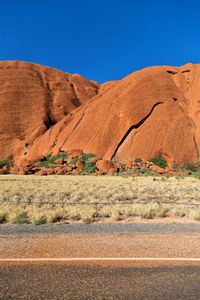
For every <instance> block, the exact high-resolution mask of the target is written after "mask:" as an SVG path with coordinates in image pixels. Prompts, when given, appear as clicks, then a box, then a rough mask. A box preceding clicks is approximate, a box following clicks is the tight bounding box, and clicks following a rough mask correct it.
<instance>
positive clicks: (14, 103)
mask: <svg viewBox="0 0 200 300" xmlns="http://www.w3.org/2000/svg"><path fill="white" fill-rule="evenodd" d="M199 78H200V65H199V64H196V65H193V64H187V65H185V66H182V67H168V66H161V67H149V68H146V69H143V70H141V71H137V72H134V73H132V74H131V75H129V76H127V77H125V78H124V79H122V80H120V81H115V82H108V83H104V84H102V85H101V86H100V84H98V83H95V82H93V81H88V80H87V79H85V78H83V77H81V76H80V75H70V74H67V73H63V72H61V71H58V70H55V69H52V68H48V67H42V66H38V65H35V64H30V63H22V62H0V107H1V112H2V114H1V116H0V125H1V126H0V156H1V158H10V159H13V160H14V161H15V163H16V164H18V165H20V164H21V163H23V161H24V160H26V161H27V162H30V163H32V162H34V161H38V160H40V159H41V158H42V157H44V156H46V155H47V154H48V153H50V152H53V154H54V155H55V154H57V153H59V152H60V151H66V152H67V151H70V150H73V149H82V150H83V152H84V153H94V154H96V155H97V156H98V157H100V158H102V159H104V160H111V159H112V160H114V161H134V159H135V158H142V159H143V160H145V161H147V160H148V159H150V158H153V157H158V156H163V157H164V158H165V159H166V160H167V162H168V165H169V166H170V167H171V166H172V165H174V164H177V165H178V166H182V165H183V164H184V162H186V161H191V162H196V161H197V160H198V158H199V155H200V153H199V151H200V98H199V94H200V80H199ZM26 152H27V153H26ZM24 153H26V154H24Z"/></svg>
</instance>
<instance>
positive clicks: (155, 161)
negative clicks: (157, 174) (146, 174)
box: [149, 156, 167, 169]
mask: <svg viewBox="0 0 200 300" xmlns="http://www.w3.org/2000/svg"><path fill="white" fill-rule="evenodd" d="M149 161H150V162H152V163H153V164H154V165H156V166H158V167H160V168H163V169H165V168H166V167H167V162H166V160H165V159H164V158H163V157H162V156H159V157H155V158H151V159H149Z"/></svg>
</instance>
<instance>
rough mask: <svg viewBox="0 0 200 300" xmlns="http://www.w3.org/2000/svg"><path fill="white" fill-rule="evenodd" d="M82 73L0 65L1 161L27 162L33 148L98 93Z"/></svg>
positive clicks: (22, 64)
mask: <svg viewBox="0 0 200 300" xmlns="http://www.w3.org/2000/svg"><path fill="white" fill-rule="evenodd" d="M99 86H100V85H99V84H98V83H95V82H91V81H89V80H87V79H85V78H84V77H82V76H80V75H78V74H74V75H71V74H68V73H64V72H62V71H59V70H56V69H53V68H49V67H44V66H40V65H36V64H32V63H26V62H17V61H6V62H3V61H2V62H0V111H1V114H0V158H9V159H14V160H15V161H17V162H18V164H20V163H21V162H23V161H24V158H25V155H26V153H28V152H29V149H30V147H31V146H32V145H33V144H34V143H35V142H36V141H37V139H38V138H41V137H42V136H43V135H44V134H45V133H46V132H47V131H48V132H49V136H50V135H51V130H52V128H53V126H54V125H55V124H56V123H58V122H59V121H60V120H62V119H63V118H65V116H67V115H70V113H71V112H72V111H74V109H76V108H77V107H80V106H84V104H85V103H86V102H87V100H88V99H91V98H92V97H93V96H95V95H96V94H97V93H98V90H99Z"/></svg>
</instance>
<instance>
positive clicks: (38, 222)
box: [33, 218, 46, 225]
mask: <svg viewBox="0 0 200 300" xmlns="http://www.w3.org/2000/svg"><path fill="white" fill-rule="evenodd" d="M45 223H46V220H45V218H38V219H34V220H33V224H34V225H42V224H45Z"/></svg>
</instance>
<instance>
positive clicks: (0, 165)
mask: <svg viewBox="0 0 200 300" xmlns="http://www.w3.org/2000/svg"><path fill="white" fill-rule="evenodd" d="M12 164H13V162H12V161H9V160H6V159H2V160H0V169H1V168H3V167H5V166H8V165H9V166H12Z"/></svg>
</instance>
